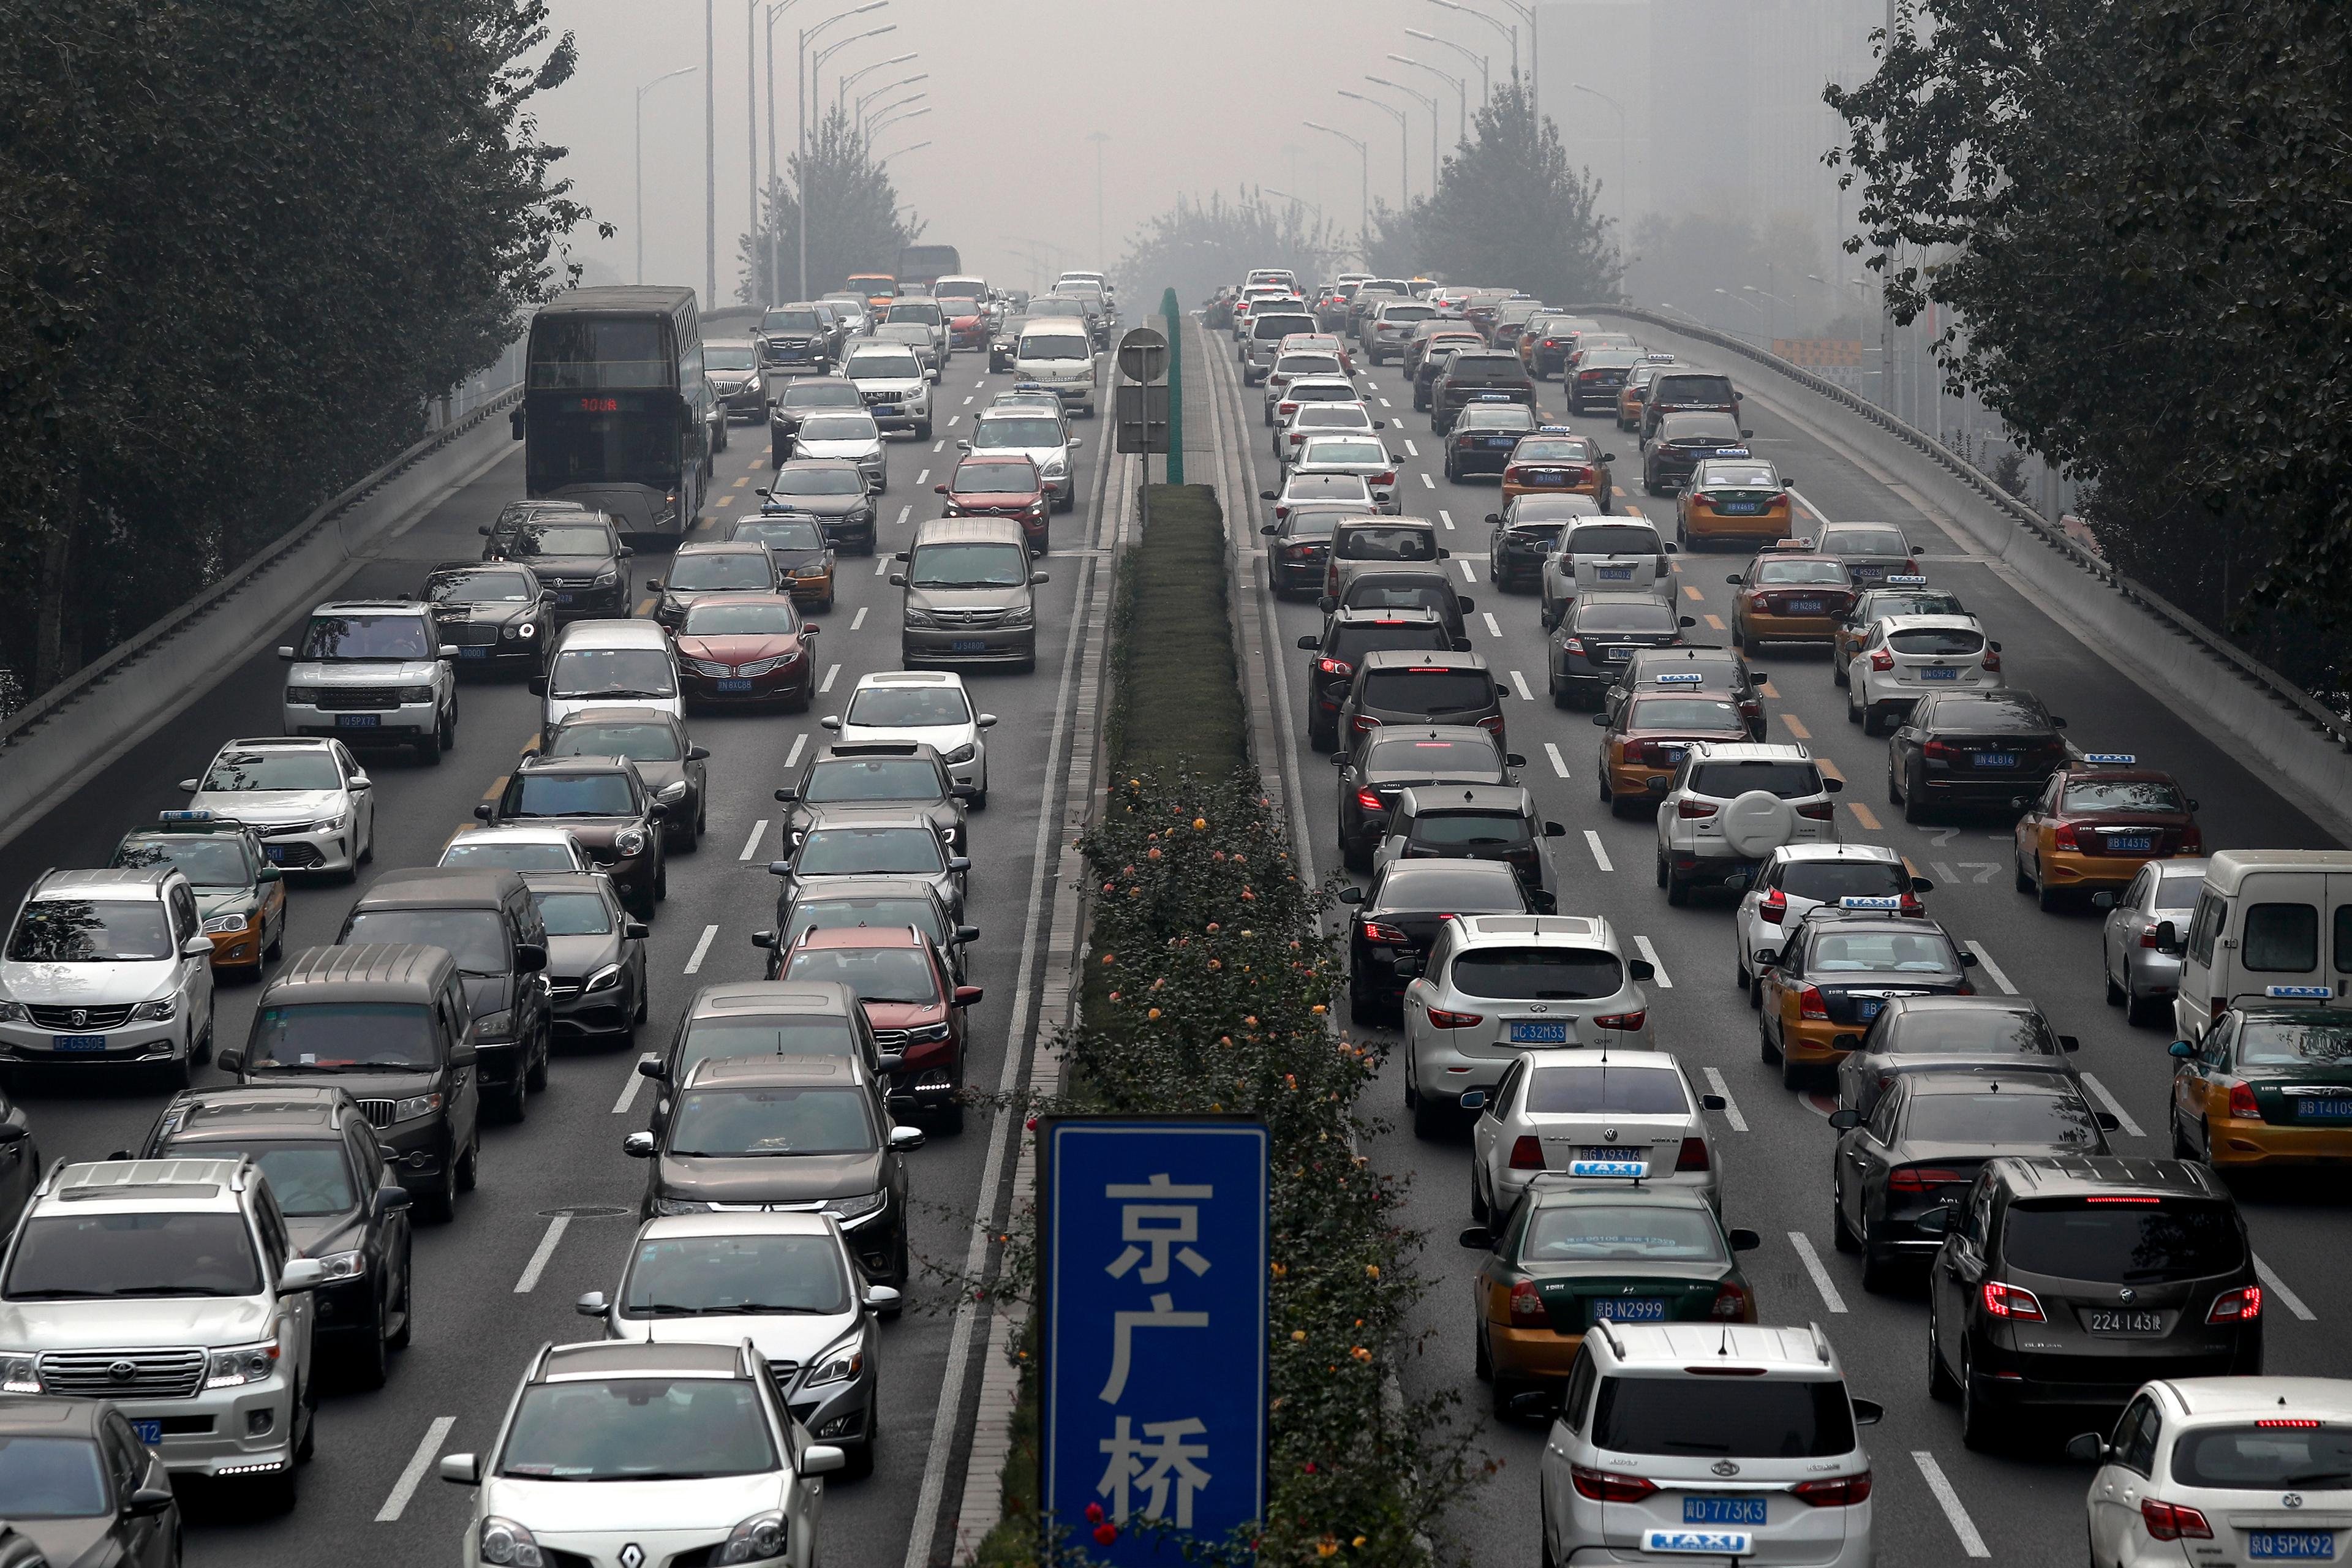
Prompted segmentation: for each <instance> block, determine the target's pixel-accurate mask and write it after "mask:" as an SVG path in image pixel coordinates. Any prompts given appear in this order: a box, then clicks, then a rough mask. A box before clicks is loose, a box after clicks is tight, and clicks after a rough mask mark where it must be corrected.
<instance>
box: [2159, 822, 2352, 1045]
mask: <svg viewBox="0 0 2352 1568" xmlns="http://www.w3.org/2000/svg"><path fill="white" fill-rule="evenodd" d="M2170 924H2171V922H2170V921H2166V922H2164V923H2163V924H2161V925H2158V927H2157V930H2156V937H2157V944H2158V947H2160V948H2168V949H2172V950H2174V951H2178V952H2179V953H2180V989H2179V993H2178V994H2175V995H2174V997H2173V1000H2172V1021H2173V1026H2174V1028H2175V1029H2177V1030H2178V1031H2179V1035H2180V1037H2181V1038H2183V1039H2187V1040H2193V1039H2195V1038H2197V1037H2199V1036H2200V1035H2201V1034H2203V1033H2204V1032H2205V1030H2207V1029H2208V1028H2210V1027H2211V1026H2212V1024H2213V1020H2214V1019H2216V1018H2218V1017H2220V1016H2221V1014H2222V1012H2223V1011H2224V1010H2225V1009H2227V1008H2228V1007H2229V1006H2230V1005H2231V1002H2232V1001H2234V1000H2236V999H2238V998H2241V997H2247V996H2252V997H2255V998H2267V997H2276V996H2284V997H2290V998H2302V997H2309V998H2312V999H2315V1000H2324V999H2326V998H2328V997H2335V996H2341V995H2343V994H2344V988H2345V982H2346V978H2347V975H2352V850H2344V849H2223V850H2221V851H2219V852H2217V853H2216V854H2214V855H2213V856H2212V858H2210V859H2209V860H2207V861H2206V863H2205V885H2204V886H2203V887H2202V888H2200V889H2198V893H2197V907H2196V910H2194V911H2193V912H2192V913H2191V914H2190V915H2189V927H2188V929H2187V930H2186V931H2168V930H2167V929H2166V927H2167V926H2169V925H2170Z"/></svg>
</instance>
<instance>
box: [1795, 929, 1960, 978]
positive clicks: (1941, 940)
mask: <svg viewBox="0 0 2352 1568" xmlns="http://www.w3.org/2000/svg"><path fill="white" fill-rule="evenodd" d="M1959 966H1960V963H1959V959H1958V956H1957V955H1956V954H1955V953H1954V952H1952V944H1951V942H1949V941H1948V940H1947V939H1946V938H1945V936H1944V934H1943V933H1942V932H1941V931H1823V932H1822V933H1821V934H1820V935H1819V936H1818V937H1817V938H1816V939H1815V940H1814V942H1813V952H1812V956H1811V957H1810V958H1809V959H1807V960H1806V961H1805V973H1808V974H1881V973H1903V974H1941V973H1949V972H1951V971H1953V970H1957V969H1958V968H1959Z"/></svg>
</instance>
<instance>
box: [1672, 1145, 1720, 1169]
mask: <svg viewBox="0 0 2352 1568" xmlns="http://www.w3.org/2000/svg"><path fill="white" fill-rule="evenodd" d="M1713 1168H1714V1167H1713V1166H1712V1165H1711V1164H1710V1163H1708V1161H1707V1157H1706V1139H1704V1138H1698V1137H1691V1138H1685V1139H1684V1140H1683V1147H1682V1152H1681V1153H1679V1154H1676V1155H1675V1170H1677V1171H1706V1170H1712V1169H1713Z"/></svg>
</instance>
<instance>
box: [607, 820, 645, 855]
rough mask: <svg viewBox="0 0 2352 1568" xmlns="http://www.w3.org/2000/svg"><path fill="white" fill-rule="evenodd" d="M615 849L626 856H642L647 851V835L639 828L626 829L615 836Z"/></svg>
mask: <svg viewBox="0 0 2352 1568" xmlns="http://www.w3.org/2000/svg"><path fill="white" fill-rule="evenodd" d="M613 847H614V848H615V849H617V850H619V851H620V852H621V853H622V854H624V855H642V854H644V853H645V849H646V836H645V833H644V831H643V830H642V829H639V828H635V827H624V828H623V829H621V831H620V832H618V833H615V834H614V835H613Z"/></svg>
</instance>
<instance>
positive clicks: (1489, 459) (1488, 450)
mask: <svg viewBox="0 0 2352 1568" xmlns="http://www.w3.org/2000/svg"><path fill="white" fill-rule="evenodd" d="M1535 429H1536V413H1535V410H1534V409H1532V408H1529V407H1528V405H1526V404H1524V403H1467V404H1465V405H1463V407H1462V412H1461V413H1460V414H1459V415H1457V416H1455V417H1454V424H1453V426H1452V427H1451V428H1449V429H1448V430H1447V431H1446V433H1445V477H1446V478H1447V479H1457V480H1458V479H1467V478H1468V477H1469V476H1470V475H1472V474H1492V475H1494V476H1496V478H1497V479H1499V478H1501V477H1502V472H1503V470H1504V469H1505V468H1508V467H1510V463H1511V454H1512V453H1513V452H1515V451H1517V449H1518V445H1519V438H1520V437H1523V436H1529V435H1533V434H1534V433H1535Z"/></svg>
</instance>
